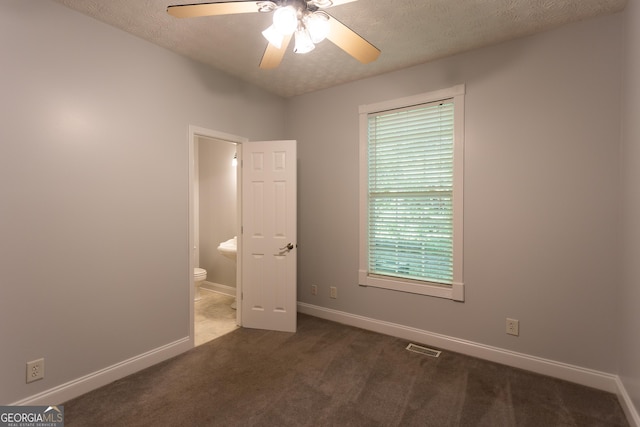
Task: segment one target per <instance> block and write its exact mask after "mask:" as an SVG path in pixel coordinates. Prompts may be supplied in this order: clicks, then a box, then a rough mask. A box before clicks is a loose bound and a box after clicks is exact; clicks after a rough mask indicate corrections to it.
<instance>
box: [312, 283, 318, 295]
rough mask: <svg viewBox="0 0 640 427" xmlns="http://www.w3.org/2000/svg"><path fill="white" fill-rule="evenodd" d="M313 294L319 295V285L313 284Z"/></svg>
mask: <svg viewBox="0 0 640 427" xmlns="http://www.w3.org/2000/svg"><path fill="white" fill-rule="evenodd" d="M311 295H318V285H311Z"/></svg>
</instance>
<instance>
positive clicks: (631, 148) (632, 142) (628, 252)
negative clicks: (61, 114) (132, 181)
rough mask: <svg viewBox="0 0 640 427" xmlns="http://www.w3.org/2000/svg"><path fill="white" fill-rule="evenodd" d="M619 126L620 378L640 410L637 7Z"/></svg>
mask: <svg viewBox="0 0 640 427" xmlns="http://www.w3.org/2000/svg"><path fill="white" fill-rule="evenodd" d="M626 15H627V20H626V30H627V38H626V52H625V53H626V63H625V67H624V71H625V84H624V89H625V91H624V93H625V99H624V101H625V102H624V116H623V127H622V133H623V138H622V149H621V151H620V153H621V160H622V168H621V170H622V173H621V176H622V233H621V235H622V248H623V253H622V260H623V262H622V281H621V288H620V305H619V307H620V318H619V324H620V325H622V328H621V331H620V347H619V348H618V351H617V354H618V355H619V357H620V371H619V375H620V378H621V380H622V382H623V384H624V385H625V387H626V389H627V392H628V393H629V395H630V396H631V398H632V399H633V402H634V404H635V407H636V408H638V409H640V263H639V262H638V260H639V259H640V191H638V185H639V184H640V120H638V118H639V117H640V55H639V54H638V53H639V52H640V4H639V3H638V2H637V1H635V2H634V1H631V2H629V4H628V5H627V11H626Z"/></svg>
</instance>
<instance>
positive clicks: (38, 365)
mask: <svg viewBox="0 0 640 427" xmlns="http://www.w3.org/2000/svg"><path fill="white" fill-rule="evenodd" d="M43 378H44V358H42V359H38V360H32V361H31V362H27V383H30V382H32V381H36V380H41V379H43Z"/></svg>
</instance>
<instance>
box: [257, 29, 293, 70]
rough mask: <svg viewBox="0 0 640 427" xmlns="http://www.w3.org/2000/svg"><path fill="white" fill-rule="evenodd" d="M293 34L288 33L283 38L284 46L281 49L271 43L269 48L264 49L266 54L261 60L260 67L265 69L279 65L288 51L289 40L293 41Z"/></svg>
mask: <svg viewBox="0 0 640 427" xmlns="http://www.w3.org/2000/svg"><path fill="white" fill-rule="evenodd" d="M291 37H292V35H288V36H286V37H285V38H284V40H282V46H281V47H280V49H278V48H277V47H275V46H274V45H272V44H271V43H269V44H268V45H267V49H266V50H265V51H264V55H262V60H261V61H260V68H262V69H263V70H270V69H273V68H276V67H278V65H280V63H281V62H282V58H283V57H284V53H285V52H286V51H287V47H288V46H289V42H290V41H291Z"/></svg>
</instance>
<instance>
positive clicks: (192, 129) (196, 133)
mask: <svg viewBox="0 0 640 427" xmlns="http://www.w3.org/2000/svg"><path fill="white" fill-rule="evenodd" d="M199 137H204V138H212V139H218V140H221V141H225V142H231V143H235V144H238V145H241V144H242V143H244V142H248V141H249V139H248V138H245V137H242V136H237V135H232V134H228V133H224V132H220V131H216V130H212V129H207V128H203V127H199V126H194V125H189V138H188V139H189V168H188V169H189V214H188V215H189V218H188V223H189V280H188V283H189V341H190V343H191V347H194V345H195V323H194V322H195V307H194V304H193V299H194V297H195V284H194V280H193V269H194V268H195V267H196V265H195V256H194V245H195V215H196V212H195V197H194V188H193V187H194V182H195V172H196V167H195V145H196V143H197V141H198V138H199ZM237 153H238V154H237V157H238V165H240V164H241V162H242V150H241V149H239V150H237ZM241 170H242V169H241V168H240V167H239V166H238V168H237V169H236V177H237V179H236V191H237V222H236V227H237V230H236V236H238V244H237V247H238V252H237V257H236V302H237V303H236V306H237V309H236V324H237V325H238V326H242V303H241V299H242V257H241V256H240V254H241V253H242V251H241V250H242V233H241V230H240V227H241V224H242V221H241V219H242V192H241V189H242V173H241Z"/></svg>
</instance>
